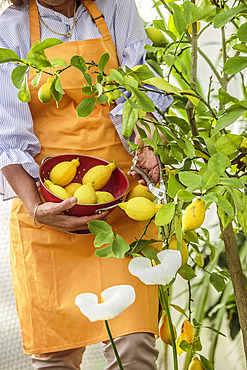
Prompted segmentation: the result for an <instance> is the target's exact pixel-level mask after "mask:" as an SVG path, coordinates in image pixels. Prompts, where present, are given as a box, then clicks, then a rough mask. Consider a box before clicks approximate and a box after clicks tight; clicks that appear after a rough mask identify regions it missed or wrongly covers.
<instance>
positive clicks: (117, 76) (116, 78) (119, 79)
mask: <svg viewBox="0 0 247 370" xmlns="http://www.w3.org/2000/svg"><path fill="white" fill-rule="evenodd" d="M110 77H111V79H112V80H114V81H116V82H117V83H119V84H120V85H122V84H123V82H124V78H123V76H122V75H121V73H120V72H118V71H116V70H115V69H110Z"/></svg>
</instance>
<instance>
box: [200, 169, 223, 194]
mask: <svg viewBox="0 0 247 370" xmlns="http://www.w3.org/2000/svg"><path fill="white" fill-rule="evenodd" d="M219 179H220V176H219V175H218V173H217V172H215V171H214V170H213V169H211V168H210V167H209V168H208V169H207V171H205V172H204V174H203V176H202V189H206V190H207V189H210V188H213V187H214V186H216V185H217V184H218V183H219Z"/></svg>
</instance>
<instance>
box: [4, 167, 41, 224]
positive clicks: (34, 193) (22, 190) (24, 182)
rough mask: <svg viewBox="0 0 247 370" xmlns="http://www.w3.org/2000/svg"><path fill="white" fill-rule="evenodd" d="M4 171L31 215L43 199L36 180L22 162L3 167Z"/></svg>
mask: <svg viewBox="0 0 247 370" xmlns="http://www.w3.org/2000/svg"><path fill="white" fill-rule="evenodd" d="M2 173H3V175H4V176H5V178H6V180H7V181H8V183H9V185H10V186H11V187H12V189H13V190H14V192H15V193H16V195H17V196H18V198H19V199H20V200H21V201H22V203H23V205H24V207H25V208H26V210H27V211H28V213H29V214H30V216H31V217H33V212H34V208H35V205H36V204H37V203H39V202H40V201H41V199H40V196H39V192H38V189H37V186H36V182H35V180H34V179H33V178H32V177H31V176H30V175H29V174H28V173H27V172H26V171H25V170H24V168H23V167H22V166H21V165H20V164H11V165H9V166H6V167H4V168H2Z"/></svg>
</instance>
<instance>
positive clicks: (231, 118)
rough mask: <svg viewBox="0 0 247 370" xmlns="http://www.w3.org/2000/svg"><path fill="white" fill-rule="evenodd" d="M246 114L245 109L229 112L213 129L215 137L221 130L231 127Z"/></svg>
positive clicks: (239, 108) (240, 108)
mask: <svg viewBox="0 0 247 370" xmlns="http://www.w3.org/2000/svg"><path fill="white" fill-rule="evenodd" d="M245 112H246V109H245V108H242V107H239V105H238V108H237V107H236V108H235V109H232V110H229V111H227V112H226V114H224V115H223V116H221V117H220V119H219V120H218V121H217V122H216V125H215V127H214V129H213V135H216V134H217V133H218V132H219V131H220V130H223V129H224V128H226V127H227V126H229V125H231V124H232V123H234V122H235V121H237V119H238V118H239V117H241V116H242V115H243V114H244V113H245Z"/></svg>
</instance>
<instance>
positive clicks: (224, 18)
mask: <svg viewBox="0 0 247 370" xmlns="http://www.w3.org/2000/svg"><path fill="white" fill-rule="evenodd" d="M244 10H247V7H246V5H240V6H237V7H236V8H232V9H229V10H226V11H225V12H224V13H221V14H218V15H216V17H215V18H214V28H221V27H223V26H224V25H225V24H226V23H228V22H229V21H230V20H231V19H232V18H234V17H235V16H236V15H237V14H238V13H241V12H242V11H244Z"/></svg>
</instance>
